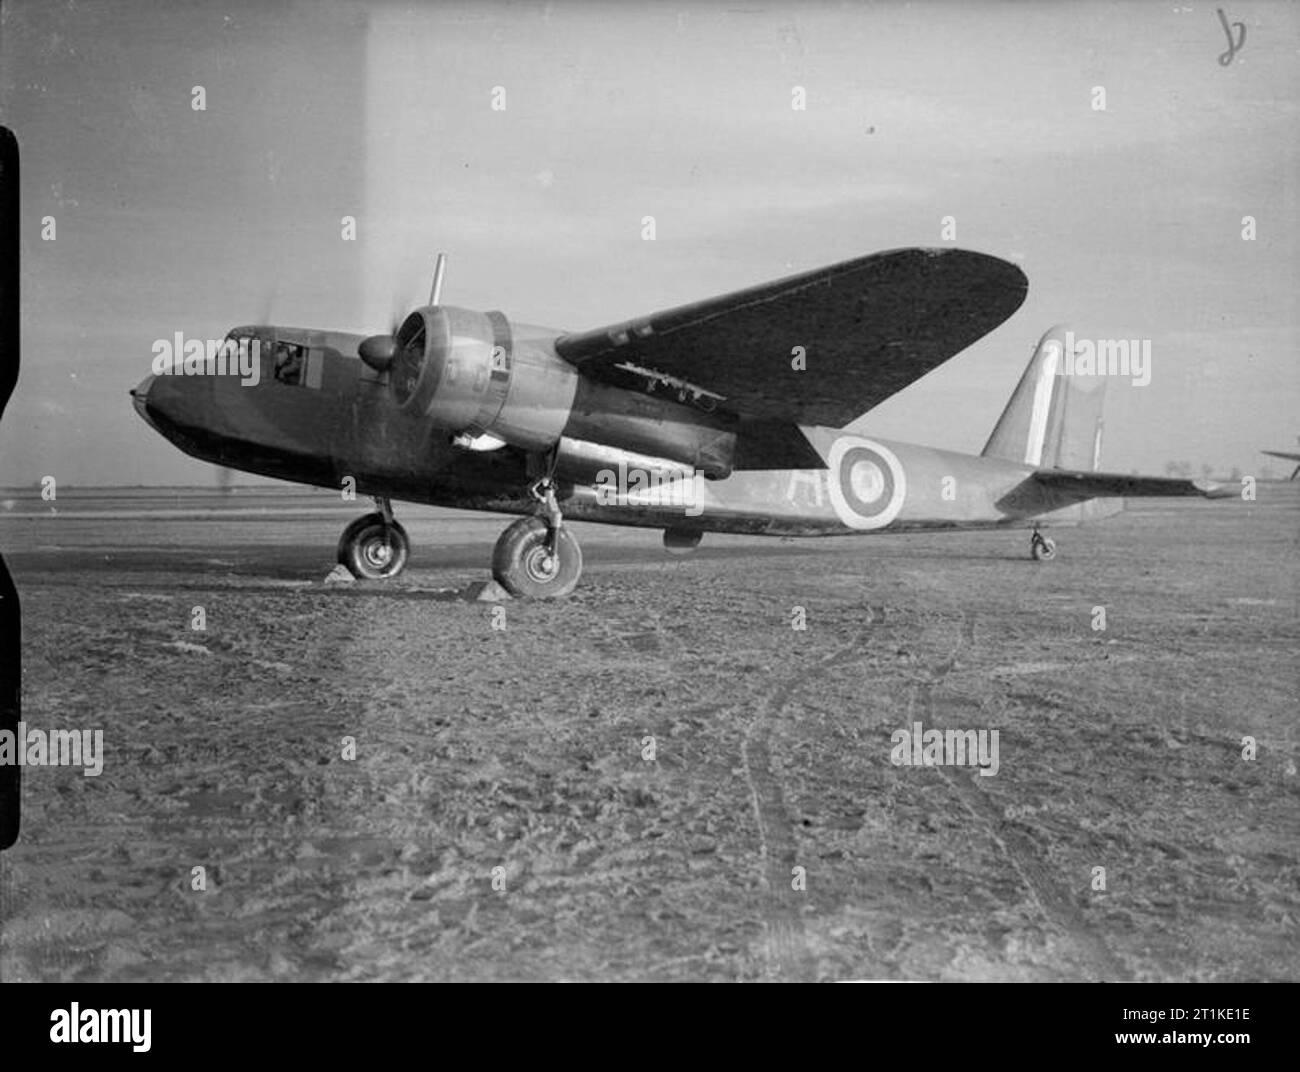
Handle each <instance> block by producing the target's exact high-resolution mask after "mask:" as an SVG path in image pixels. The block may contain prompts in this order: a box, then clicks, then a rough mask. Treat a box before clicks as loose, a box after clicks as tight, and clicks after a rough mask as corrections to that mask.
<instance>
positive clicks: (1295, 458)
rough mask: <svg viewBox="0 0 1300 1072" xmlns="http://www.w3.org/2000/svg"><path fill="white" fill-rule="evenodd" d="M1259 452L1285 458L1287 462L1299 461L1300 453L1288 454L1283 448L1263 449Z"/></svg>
mask: <svg viewBox="0 0 1300 1072" xmlns="http://www.w3.org/2000/svg"><path fill="white" fill-rule="evenodd" d="M1260 453H1261V454H1270V455H1272V456H1273V457H1274V458H1285V459H1286V460H1287V461H1289V462H1300V454H1288V453H1287V452H1286V451H1284V450H1264V451H1260Z"/></svg>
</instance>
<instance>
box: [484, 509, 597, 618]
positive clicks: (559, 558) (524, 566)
mask: <svg viewBox="0 0 1300 1072" xmlns="http://www.w3.org/2000/svg"><path fill="white" fill-rule="evenodd" d="M555 551H556V553H555V555H554V556H548V555H547V553H546V522H545V521H543V520H542V519H541V518H540V517H521V518H520V519H519V520H518V521H516V522H515V523H514V524H513V525H511V526H510V527H509V528H508V529H506V530H505V532H503V533H502V534H501V538H500V539H498V540H497V545H496V548H495V549H494V550H493V552H492V576H493V577H495V578H496V579H497V583H498V584H500V585H501V587H502V588H504V589H505V590H506V591H507V592H509V593H510V594H511V595H513V596H527V597H528V598H530V599H558V598H559V597H560V596H567V595H568V594H569V593H570V592H572V591H573V589H574V588H575V587H577V584H578V578H579V577H581V576H582V548H581V547H579V546H578V541H577V540H576V539H575V538H574V536H573V534H572V533H571V532H570V531H569V530H568V529H567V528H563V527H561V529H560V534H559V537H558V538H557V539H556V547H555ZM548 558H550V559H551V561H550V562H549V566H548V564H547V561H546V560H547V559H548Z"/></svg>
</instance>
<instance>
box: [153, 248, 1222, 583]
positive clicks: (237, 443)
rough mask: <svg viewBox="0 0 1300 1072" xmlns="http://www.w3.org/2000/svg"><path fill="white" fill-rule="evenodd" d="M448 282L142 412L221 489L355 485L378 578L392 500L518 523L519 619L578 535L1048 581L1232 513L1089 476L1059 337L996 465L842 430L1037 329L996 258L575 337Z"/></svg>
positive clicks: (800, 284) (361, 558)
mask: <svg viewBox="0 0 1300 1072" xmlns="http://www.w3.org/2000/svg"><path fill="white" fill-rule="evenodd" d="M443 263H444V262H443V258H441V257H439V260H438V267H437V270H436V272H435V277H434V286H433V294H432V295H431V299H430V303H429V304H428V305H427V306H424V307H422V308H419V309H416V310H415V311H414V312H412V313H411V314H410V315H409V316H407V317H406V319H405V320H404V321H403V322H402V323H401V326H400V327H399V328H398V330H397V331H396V333H394V334H391V335H374V336H370V337H364V336H360V335H348V334H342V333H338V332H332V331H317V330H312V329H301V328H283V327H268V326H252V327H240V328H235V329H234V330H233V331H231V332H230V334H229V335H228V336H227V339H226V344H225V345H226V346H228V347H230V348H231V352H232V353H233V352H234V350H235V348H239V347H242V348H243V349H244V352H251V353H253V354H255V355H258V360H260V362H261V365H260V370H259V371H260V376H254V377H246V378H245V380H246V381H248V382H244V381H241V379H239V378H237V377H235V376H228V375H217V374H208V375H203V374H200V375H193V374H187V373H193V372H203V371H211V370H212V362H211V360H209V361H208V367H207V369H202V368H198V367H194V368H188V367H181V364H180V363H179V358H178V359H177V360H178V364H177V366H176V367H175V368H174V369H168V370H166V371H167V374H164V375H154V376H150V377H148V378H147V379H146V380H145V381H144V382H143V383H141V384H140V385H139V386H138V387H137V388H136V389H135V390H134V391H132V392H131V393H132V395H133V397H134V402H135V407H136V409H137V410H138V411H139V413H140V414H141V416H143V417H144V419H145V420H146V421H148V422H149V424H150V425H152V426H153V427H154V428H155V429H156V430H157V431H159V432H160V433H161V434H162V435H164V436H166V437H167V438H168V439H169V440H171V441H172V442H173V443H175V444H176V445H177V446H178V447H180V449H181V450H183V451H185V452H186V453H187V454H191V455H193V456H194V457H196V458H200V459H203V460H205V461H209V462H213V463H215V464H217V465H219V466H225V467H229V468H232V469H240V470H243V471H245V472H250V473H259V474H262V475H264V476H271V477H279V478H281V479H284V480H290V481H295V482H298V483H303V484H313V485H317V486H320V487H329V488H335V489H338V488H340V487H346V486H348V485H347V481H348V479H349V478H351V480H352V481H353V482H354V484H353V486H354V487H355V489H356V491H358V492H360V493H362V494H366V495H369V496H372V497H374V499H375V500H376V504H377V506H378V510H377V511H376V512H374V513H370V514H367V515H365V516H364V517H361V518H358V519H357V520H356V521H354V522H353V523H352V524H350V525H349V526H348V527H347V528H346V529H345V530H344V532H343V535H342V537H341V538H340V540H339V547H338V557H339V561H340V562H342V563H343V564H344V565H345V566H347V568H348V569H349V570H350V571H351V572H352V573H353V574H354V575H356V576H358V577H361V578H368V579H378V578H383V577H392V576H394V575H396V574H397V573H399V572H400V571H401V570H402V568H403V567H404V566H405V564H406V561H407V557H408V554H409V541H408V538H407V535H406V532H405V530H404V529H403V528H402V526H401V524H400V523H399V522H398V521H396V520H395V519H394V517H393V511H392V506H391V503H392V501H393V500H405V501H410V502H420V503H428V504H432V505H436V506H448V507H460V508H466V509H473V510H488V511H493V512H499V513H506V514H523V515H525V516H524V517H522V518H521V519H519V520H517V521H515V522H514V523H513V524H511V525H510V527H509V528H507V529H506V530H505V532H504V533H503V534H502V535H501V537H500V539H499V540H498V541H497V544H496V549H495V553H494V556H493V573H494V575H495V577H496V579H497V580H498V581H499V582H500V583H501V584H502V585H503V586H504V587H505V588H506V589H507V590H508V591H509V592H511V593H512V594H514V595H518V596H532V597H548V596H562V595H565V594H567V593H569V592H570V591H572V589H573V587H574V586H575V585H576V584H577V581H578V577H579V575H580V573H581V571H582V551H581V549H580V548H579V546H578V541H577V540H576V539H575V538H574V536H573V533H572V531H571V530H570V529H569V528H568V527H566V526H565V525H564V521H565V520H566V519H569V518H574V519H579V520H582V521H595V522H603V523H607V524H613V525H639V526H643V527H648V528H658V529H662V530H663V532H664V542H665V545H666V546H667V547H668V548H669V549H670V550H679V551H680V550H689V549H691V548H694V547H695V546H697V545H698V544H699V542H700V539H701V537H702V535H703V534H704V533H706V532H732V533H749V534H758V535H768V536H831V535H841V534H845V535H847V534H863V533H874V532H914V531H923V530H936V529H973V528H992V527H1014V526H1019V527H1026V528H1029V529H1031V530H1032V535H1031V540H1030V550H1031V553H1032V555H1033V557H1034V558H1035V559H1050V558H1052V557H1054V555H1055V553H1056V548H1055V544H1054V543H1053V541H1052V539H1051V538H1050V537H1048V536H1045V535H1043V534H1042V533H1041V532H1040V531H1039V524H1040V522H1041V523H1047V524H1058V523H1075V522H1078V521H1079V520H1082V519H1085V518H1091V517H1097V516H1106V515H1108V514H1112V513H1115V512H1117V511H1118V510H1120V509H1122V505H1123V504H1122V502H1120V501H1119V498H1120V497H1123V496H1133V495H1137V496H1145V495H1212V494H1214V493H1215V492H1216V490H1217V488H1216V486H1215V485H1211V484H1208V483H1202V482H1194V481H1190V480H1180V479H1168V478H1162V477H1131V476H1123V475H1118V474H1109V473H1102V472H1098V471H1097V470H1098V466H1099V460H1100V450H1101V401H1102V397H1103V394H1104V386H1105V382H1106V380H1105V377H1104V376H1086V375H1078V374H1072V373H1075V372H1076V371H1077V370H1075V369H1073V368H1072V367H1071V365H1072V362H1071V361H1067V360H1066V358H1067V356H1071V357H1072V356H1073V355H1066V354H1065V345H1066V341H1067V338H1071V337H1070V336H1067V333H1065V332H1064V331H1063V329H1059V328H1058V329H1053V330H1051V331H1049V332H1048V333H1047V334H1046V335H1044V336H1043V338H1042V340H1041V342H1040V343H1039V345H1038V347H1037V349H1036V351H1035V353H1034V356H1033V358H1032V359H1031V361H1030V363H1029V366H1028V368H1027V369H1026V370H1025V373H1024V375H1023V376H1022V378H1021V380H1020V383H1019V385H1018V386H1017V388H1016V390H1015V393H1014V394H1013V395H1012V397H1011V400H1010V402H1009V403H1008V405H1007V407H1006V410H1005V411H1004V412H1003V414H1002V417H1001V419H1000V420H999V421H998V423H997V425H996V427H995V428H994V430H993V434H992V436H991V437H990V439H989V441H988V444H987V445H986V446H985V448H984V450H983V453H981V454H980V455H979V456H974V455H966V454H958V453H953V452H951V451H944V450H934V449H931V448H928V447H922V446H913V445H910V444H905V443H896V442H889V441H886V440H883V439H877V438H873V437H869V436H865V435H860V434H858V433H856V432H854V431H851V430H849V429H847V428H845V425H846V424H848V423H849V422H851V421H853V420H854V419H855V418H857V417H859V416H861V415H862V414H864V413H865V412H866V411H868V410H870V409H872V408H873V407H874V406H876V405H878V404H879V403H880V402H883V401H884V400H885V399H886V398H889V397H890V396H891V395H893V394H895V393H896V392H898V391H900V390H902V389H903V388H905V387H907V386H908V385H909V384H911V383H913V382H915V381H916V380H918V379H920V378H921V377H922V376H924V375H925V374H926V373H928V372H930V371H932V370H934V369H935V368H937V367H938V366H940V365H941V364H943V363H944V362H945V361H947V360H948V359H949V358H951V357H953V356H954V355H956V354H958V353H960V352H961V351H963V350H964V349H966V347H968V346H970V345H971V344H972V343H973V342H975V341H976V340H977V339H980V338H982V337H983V336H984V335H986V334H988V333H989V332H990V331H992V330H993V329H994V328H996V327H997V326H998V325H999V324H1001V323H1002V322H1003V321H1004V320H1006V319H1007V318H1008V317H1009V316H1011V314H1012V313H1014V312H1015V311H1016V309H1018V308H1019V307H1020V305H1021V303H1022V302H1023V301H1024V300H1025V294H1026V291H1027V288H1028V281H1027V280H1026V278H1025V276H1024V273H1022V272H1021V270H1020V269H1019V268H1017V267H1016V266H1015V265H1013V264H1010V263H1008V262H1006V261H1003V260H1000V259H998V258H995V257H991V256H987V255H984V254H980V253H973V252H968V251H964V250H955V249H900V250H893V251H890V252H885V253H876V254H872V255H871V256H867V257H860V258H857V259H855V260H850V261H845V262H844V263H842V264H836V265H832V266H831V267H828V268H821V269H818V270H816V271H812V272H806V273H804V274H802V275H796V276H791V277H790V278H788V279H782V280H780V281H778V282H774V283H768V284H764V285H762V286H757V287H752V288H750V289H748V290H742V291H738V292H736V293H734V294H728V295H726V296H724V297H720V298H712V299H709V300H707V301H702V302H698V303H696V304H693V305H685V306H681V307H679V308H675V309H669V310H667V311H666V312H660V313H654V314H651V315H650V316H645V317H641V318H639V319H635V320H629V321H627V322H626V323H621V324H615V325H613V326H612V327H603V328H597V329H595V330H592V331H583V332H577V333H566V332H561V331H556V330H552V329H548V328H541V327H533V326H531V325H527V324H517V323H513V322H511V321H510V320H508V319H507V318H506V317H505V316H504V315H503V314H501V313H499V312H476V311H473V310H470V309H460V308H455V307H453V306H447V305H442V304H440V301H439V295H440V292H441V285H442V277H443ZM199 364H201V362H196V363H195V365H196V366H197V365H199ZM249 382H251V383H253V384H255V385H253V386H250V385H249Z"/></svg>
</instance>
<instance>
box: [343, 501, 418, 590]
mask: <svg viewBox="0 0 1300 1072" xmlns="http://www.w3.org/2000/svg"><path fill="white" fill-rule="evenodd" d="M410 556H411V541H410V539H409V537H407V535H406V529H404V528H402V526H401V523H400V522H397V521H393V522H390V523H389V524H387V525H385V524H384V515H383V514H379V513H374V514H366V515H365V516H364V517H359V518H357V519H356V520H355V521H354V522H352V524H350V525H349V526H348V527H347V528H345V529H344V530H343V535H342V536H340V537H339V555H338V557H339V562H341V563H342V564H343V565H345V566H346V567H347V568H348V569H349V570H350V571H351V573H352V576H354V577H359V578H361V579H362V580H365V581H382V580H386V579H387V578H389V577H396V576H397V575H398V574H399V573H401V572H402V570H404V569H405V568H406V561H407V559H408V558H410Z"/></svg>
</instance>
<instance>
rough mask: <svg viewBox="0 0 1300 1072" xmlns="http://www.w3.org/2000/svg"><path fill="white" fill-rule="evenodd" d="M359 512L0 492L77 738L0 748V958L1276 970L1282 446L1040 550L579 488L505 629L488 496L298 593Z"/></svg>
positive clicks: (1288, 747) (54, 722) (1287, 749)
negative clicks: (585, 494)
mask: <svg viewBox="0 0 1300 1072" xmlns="http://www.w3.org/2000/svg"><path fill="white" fill-rule="evenodd" d="M0 505H5V504H0ZM51 505H54V506H56V507H57V509H58V513H57V514H55V513H51V512H50V510H49V507H50V506H51ZM359 505H360V504H351V505H344V504H340V503H336V502H334V501H333V499H332V497H331V496H329V495H328V494H325V493H311V492H300V491H294V490H289V489H286V490H281V489H270V490H267V489H264V490H259V491H257V492H252V491H249V490H247V489H239V490H238V491H237V492H236V494H233V495H230V496H228V497H224V498H222V497H217V496H213V495H211V494H201V493H193V492H191V493H175V494H173V493H170V492H148V493H142V492H138V491H137V492H119V493H116V494H104V493H93V494H92V493H87V494H84V495H81V496H78V495H77V494H75V493H73V492H66V493H65V492H64V491H60V493H59V500H58V502H57V503H56V504H47V503H41V502H40V501H39V500H36V501H32V500H30V499H24V500H21V501H19V502H16V503H9V504H7V506H6V508H5V509H3V510H0V548H3V551H4V554H5V557H6V560H7V562H8V564H9V568H10V571H11V572H12V574H13V576H14V578H15V581H16V583H17V585H18V588H19V592H20V594H21V596H22V600H23V616H24V637H25V653H24V663H23V668H24V710H23V714H24V718H25V720H26V722H27V725H28V726H29V727H36V728H42V729H54V728H100V729H102V730H103V732H104V741H105V753H106V759H105V766H104V770H103V773H102V774H101V775H100V776H99V777H97V778H88V777H84V776H83V774H82V773H81V772H80V771H79V770H76V769H69V768H48V767H46V768H29V769H27V770H26V771H25V773H24V794H23V809H24V810H23V832H22V839H21V841H20V842H19V844H18V845H17V846H15V847H14V848H13V849H12V850H10V851H7V852H4V853H0V920H2V926H3V932H2V934H0V978H3V979H4V980H6V981H13V980H144V979H157V980H190V979H210V980H241V979H248V980H254V979H315V980H332V979H348V980H379V979H383V980H403V979H435V980H436V979H592V980H596V979H649V980H687V979H710V980H730V979H737V980H760V979H778V978H779V979H807V980H818V979H820V980H825V979H844V978H875V979H936V980H977V979H998V980H1055V979H1108V980H1157V979H1159V980H1184V979H1185V980H1248V979H1264V980H1279V979H1291V980H1294V979H1297V978H1300V865H1298V863H1297V857H1298V854H1300V775H1297V769H1296V768H1297V762H1300V739H1298V735H1297V713H1298V704H1297V699H1298V698H1300V660H1298V657H1300V613H1298V609H1300V608H1298V606H1297V601H1298V597H1300V592H1298V586H1297V561H1298V559H1297V551H1298V547H1297V533H1298V526H1297V522H1298V521H1300V485H1289V486H1288V485H1277V484H1272V485H1260V487H1259V501H1258V502H1256V503H1243V502H1239V501H1235V500H1227V501H1222V502H1203V501H1181V500H1170V501H1154V500H1147V501H1143V502H1137V503H1132V504H1130V509H1129V511H1128V512H1127V513H1125V514H1123V515H1121V516H1119V517H1116V518H1113V519H1111V520H1109V521H1106V522H1104V523H1101V524H1098V525H1095V526H1091V527H1087V528H1082V529H1072V530H1061V531H1059V532H1056V533H1055V534H1054V535H1055V536H1056V538H1057V541H1058V544H1059V547H1060V555H1059V557H1058V559H1057V561H1056V562H1053V563H1051V564H1035V563H1034V562H1032V561H1030V559H1029V557H1028V538H1027V534H1026V533H1024V532H1020V531H1015V532H1001V533H971V534H943V535H933V536H921V537H899V536H878V537H868V538H862V539H852V538H850V539H832V540H820V541H816V540H807V541H796V542H777V541H764V540H759V539H741V538H713V537H706V539H705V545H704V547H703V548H702V549H701V551H700V552H699V553H698V554H696V555H695V556H692V557H687V558H674V557H669V556H667V555H665V554H664V552H663V551H662V550H661V547H660V544H659V536H658V534H657V533H654V532H649V531H635V530H619V529H609V528H598V527H593V526H577V527H576V528H577V530H578V535H579V537H580V539H581V540H582V542H583V547H584V550H585V553H586V560H587V567H586V573H585V576H584V579H583V582H582V584H581V586H580V588H579V589H578V591H577V592H576V593H575V595H574V596H573V597H572V598H570V599H568V600H566V601H560V602H548V603H521V602H511V603H507V604H503V607H504V624H505V629H504V630H501V629H494V628H493V623H494V615H496V617H495V620H496V621H497V622H498V623H500V621H501V619H500V612H497V611H495V610H494V607H493V606H492V605H491V604H483V603H467V602H463V601H459V600H455V599H453V598H450V592H449V591H447V590H450V589H456V588H459V587H462V586H465V585H467V584H469V583H470V582H472V581H474V580H479V579H485V578H486V577H487V576H488V569H489V564H490V561H491V551H492V543H493V541H494V540H495V538H496V536H497V534H498V533H499V532H500V530H501V529H502V528H503V527H504V525H505V524H506V520H505V519H502V518H495V517H487V516H481V515H480V516H474V515H465V514H455V515H439V514H438V513H437V512H434V511H429V510H415V509H407V510H404V511H403V513H402V516H403V519H404V520H406V522H407V524H408V528H409V531H410V534H411V538H412V541H413V544H414V551H413V557H412V564H411V568H410V569H409V570H408V571H407V573H406V574H404V575H403V576H402V577H401V578H399V579H398V580H396V581H393V582H388V583H386V584H378V585H361V584H358V585H355V586H353V587H349V588H334V587H326V586H325V585H323V584H322V583H321V581H322V578H323V577H324V575H325V574H326V573H327V571H328V570H329V569H330V568H331V566H332V565H333V558H334V545H335V541H336V540H337V537H338V534H339V532H340V530H341V529H342V527H343V525H344V524H345V523H346V522H347V521H348V520H349V519H350V518H351V517H352V516H354V515H355V514H356V513H359V512H361V511H360V510H358V509H357V507H358V506H359ZM199 606H201V607H202V608H203V610H204V614H205V616H206V630H205V631H203V632H197V631H195V630H193V629H192V628H191V621H192V611H193V608H195V607H199ZM796 607H802V608H803V609H804V612H805V613H806V621H807V628H806V630H803V631H797V630H795V629H793V628H792V624H791V623H792V620H793V616H794V615H795V614H796V611H795V608H796ZM1096 607H1104V608H1105V616H1106V619H1105V629H1104V630H1096V629H1094V628H1093V625H1094V622H1095V621H1096V620H1097V618H1096V614H1095V611H1094V608H1096ZM916 721H920V722H922V723H923V725H924V726H925V728H932V727H933V728H962V729H965V728H972V729H986V730H995V729H996V730H998V731H999V741H1000V744H999V769H998V772H997V774H996V776H993V777H981V776H978V775H977V774H975V773H974V771H973V770H972V769H969V768H957V767H919V768H918V767H909V766H894V765H892V764H891V762H890V753H891V748H892V744H891V734H892V733H893V732H894V731H895V730H898V729H903V728H906V727H908V726H910V725H911V724H912V723H913V722H916ZM1246 736H1252V737H1254V738H1256V739H1257V741H1258V747H1259V752H1258V758H1257V759H1255V760H1254V761H1246V760H1244V759H1243V758H1242V738H1243V737H1246ZM344 737H353V738H355V741H356V759H355V760H347V759H344V758H342V750H343V744H342V740H343V738H344ZM647 737H653V738H654V749H655V758H654V759H653V760H648V759H645V758H643V753H644V752H645V744H644V739H645V738H647ZM199 866H201V867H204V868H205V869H206V882H207V889H206V890H205V891H196V890H194V889H192V888H191V886H192V875H193V871H192V869H193V868H195V867H199ZM1099 867H1100V868H1105V889H1104V890H1100V889H1094V888H1093V886H1094V884H1095V879H1094V876H1095V874H1097V873H1096V872H1095V871H1094V869H1096V868H1099ZM495 868H503V869H504V871H498V872H496V875H497V876H498V878H499V879H500V878H502V877H503V878H504V889H503V890H497V889H494V888H493V872H494V869H495ZM796 869H803V870H802V872H799V871H796ZM800 874H802V876H803V883H804V884H805V885H806V889H802V890H798V889H794V888H792V886H793V885H799V882H798V881H797V879H798V876H799V875H800ZM497 884H498V885H501V883H500V882H499V881H498V883H497Z"/></svg>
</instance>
